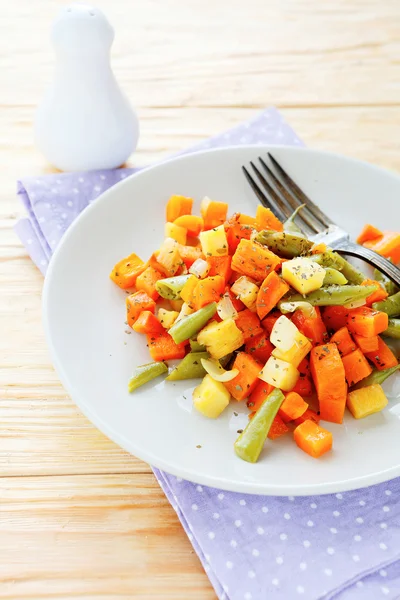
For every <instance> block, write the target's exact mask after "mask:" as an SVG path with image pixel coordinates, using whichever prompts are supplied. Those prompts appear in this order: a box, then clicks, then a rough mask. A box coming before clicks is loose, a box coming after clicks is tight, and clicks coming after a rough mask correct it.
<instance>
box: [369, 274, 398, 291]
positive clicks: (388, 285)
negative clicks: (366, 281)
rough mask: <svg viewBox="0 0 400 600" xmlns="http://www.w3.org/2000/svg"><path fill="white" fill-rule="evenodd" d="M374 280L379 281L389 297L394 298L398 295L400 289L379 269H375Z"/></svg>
mask: <svg viewBox="0 0 400 600" xmlns="http://www.w3.org/2000/svg"><path fill="white" fill-rule="evenodd" d="M374 279H375V281H379V282H380V283H382V285H383V286H384V288H385V290H386V291H387V293H388V294H389V296H393V294H397V292H398V291H400V290H399V288H398V287H397V285H396V284H395V283H393V281H392V280H391V279H389V277H386V275H384V274H383V273H382V272H381V271H379V269H374Z"/></svg>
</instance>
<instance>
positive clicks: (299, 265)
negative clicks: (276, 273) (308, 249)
mask: <svg viewBox="0 0 400 600" xmlns="http://www.w3.org/2000/svg"><path fill="white" fill-rule="evenodd" d="M325 274H326V273H325V269H324V268H323V267H321V265H319V264H318V263H316V262H314V261H313V260H311V259H310V258H302V257H299V258H293V260H288V261H286V262H284V263H283V264H282V278H283V279H284V280H285V281H287V283H288V284H289V285H291V286H292V287H293V288H294V289H295V290H297V291H298V292H300V294H309V293H310V292H313V291H315V290H319V288H320V287H321V286H322V284H323V283H324V279H325Z"/></svg>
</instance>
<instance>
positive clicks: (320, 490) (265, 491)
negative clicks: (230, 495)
mask: <svg viewBox="0 0 400 600" xmlns="http://www.w3.org/2000/svg"><path fill="white" fill-rule="evenodd" d="M275 148H276V149H285V150H288V151H289V152H291V153H293V154H297V153H301V152H303V153H304V152H305V153H307V154H311V155H324V156H327V157H332V158H335V159H339V160H345V161H346V162H350V163H355V164H358V165H360V166H363V167H367V168H368V169H372V170H375V171H378V172H380V173H382V174H384V175H385V176H389V177H391V178H394V179H395V180H397V182H398V184H399V186H400V174H398V173H396V172H395V171H393V170H390V169H387V168H385V167H381V166H378V165H374V164H371V163H368V162H366V161H363V160H360V159H357V158H353V157H347V156H346V155H343V154H340V153H335V152H329V151H325V150H318V149H313V148H307V147H298V146H285V145H279V144H263V145H258V144H246V145H235V146H226V147H219V148H207V149H204V150H200V151H195V152H190V153H186V154H180V155H175V156H172V157H170V158H168V159H166V160H164V161H162V162H157V163H156V164H154V165H149V166H147V167H143V168H142V169H140V170H139V171H136V172H134V173H132V174H131V175H129V176H127V177H126V178H124V179H121V180H120V181H118V182H117V183H116V184H114V185H112V186H111V187H110V188H108V189H107V190H105V191H104V192H103V193H102V194H100V195H99V196H98V197H97V198H96V200H95V202H93V203H91V204H89V205H88V206H87V207H86V208H85V209H84V210H83V211H82V212H81V213H80V214H79V215H78V216H77V217H76V219H75V220H74V221H73V223H72V224H71V225H70V226H69V227H68V229H67V231H66V232H65V233H64V235H63V236H62V238H61V240H60V243H59V244H58V246H57V248H56V250H55V251H54V253H53V255H52V257H51V259H50V262H49V266H48V269H47V272H46V275H45V280H44V285H43V292H42V324H43V328H44V333H45V339H46V343H47V347H48V350H49V354H50V357H51V361H52V364H53V366H54V369H55V371H56V373H57V376H58V377H59V379H60V382H61V384H62V386H63V387H64V389H65V391H66V392H67V393H68V395H69V396H70V398H71V400H72V401H73V402H74V403H75V404H76V405H77V406H78V408H79V410H81V411H82V413H83V414H84V415H85V416H86V417H87V418H88V419H89V420H90V421H91V423H92V424H93V425H94V426H95V427H96V428H97V429H99V430H100V431H101V432H102V433H103V434H104V435H106V436H107V437H108V438H109V439H110V440H112V441H113V442H114V443H115V444H117V445H118V446H119V447H121V448H122V449H124V450H125V451H127V452H129V454H132V455H133V456H135V457H137V458H139V460H142V461H144V462H146V463H147V464H149V466H150V467H151V468H153V467H155V468H157V469H160V470H162V471H165V472H166V473H168V474H171V475H174V476H176V477H181V478H182V479H186V480H187V481H190V482H193V483H196V484H200V485H206V486H209V487H213V488H217V489H221V490H224V491H231V492H240V493H246V494H256V495H263V496H288V495H290V496H299V497H300V496H310V495H313V496H314V495H325V494H332V493H338V492H346V491H350V490H355V489H362V488H365V487H368V486H371V485H376V484H379V483H383V482H385V481H388V480H390V479H393V478H395V477H397V476H399V475H400V464H399V465H397V466H394V467H390V468H388V469H385V470H383V471H378V472H374V473H370V474H368V475H364V476H362V477H359V478H357V479H354V478H353V479H351V480H348V479H346V480H340V481H333V482H328V483H326V482H325V483H318V484H316V483H313V484H302V485H298V486H295V487H293V485H291V484H287V485H286V484H285V485H282V484H279V485H276V486H274V484H271V483H267V484H265V483H264V482H260V483H252V482H247V481H245V480H238V481H236V480H235V481H232V480H229V481H226V480H221V479H219V478H214V477H213V476H208V475H207V476H206V475H201V474H200V475H199V476H196V474H193V473H191V472H188V471H187V469H185V468H175V466H174V465H172V466H171V465H170V464H169V463H168V464H166V463H164V461H163V459H162V458H159V457H157V456H153V455H152V453H151V452H148V451H142V449H139V451H138V449H137V447H136V445H135V443H134V440H130V439H127V438H126V437H125V436H124V435H122V434H120V433H118V432H117V431H116V430H115V429H114V428H113V427H112V426H110V425H109V424H108V423H107V422H105V421H104V420H103V419H102V418H101V417H100V416H99V415H98V414H97V413H96V411H94V410H92V409H91V407H90V406H89V405H88V404H87V402H86V401H85V399H84V398H82V394H81V393H80V392H79V390H77V389H75V386H74V385H73V383H72V382H70V381H69V378H68V375H67V374H66V372H65V370H64V367H63V365H62V364H61V361H60V360H59V359H58V355H57V351H56V349H55V345H54V343H53V340H52V335H51V325H50V319H49V311H48V303H49V290H50V286H51V279H52V277H53V272H54V270H55V268H56V264H57V257H58V255H59V253H60V252H62V249H63V247H64V246H65V244H67V243H68V240H69V238H70V237H71V235H73V232H74V230H75V228H77V227H80V226H81V223H82V222H84V221H85V220H87V219H90V215H91V213H92V211H93V210H96V208H95V207H96V206H97V205H98V204H99V203H104V202H107V201H108V196H110V195H112V194H113V193H114V190H115V189H117V188H122V187H124V186H125V185H127V184H128V183H129V182H130V181H131V180H132V179H135V178H138V177H139V178H140V177H142V176H143V175H145V174H148V172H151V171H153V170H158V169H160V168H167V167H168V165H169V164H170V163H175V162H182V161H183V162H184V161H185V160H188V159H190V158H193V157H195V156H198V155H208V154H214V153H221V154H224V153H227V154H229V153H230V152H235V151H237V150H241V151H243V150H245V151H246V150H254V151H255V153H262V152H266V151H267V152H268V151H271V149H272V150H273V149H275Z"/></svg>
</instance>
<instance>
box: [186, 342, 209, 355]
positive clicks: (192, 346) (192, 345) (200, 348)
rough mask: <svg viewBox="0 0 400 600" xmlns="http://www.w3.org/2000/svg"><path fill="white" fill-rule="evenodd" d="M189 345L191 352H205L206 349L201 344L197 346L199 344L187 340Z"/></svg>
mask: <svg viewBox="0 0 400 600" xmlns="http://www.w3.org/2000/svg"><path fill="white" fill-rule="evenodd" d="M189 343H190V350H191V351H192V352H205V351H206V347H205V346H203V344H199V342H198V341H197V340H189Z"/></svg>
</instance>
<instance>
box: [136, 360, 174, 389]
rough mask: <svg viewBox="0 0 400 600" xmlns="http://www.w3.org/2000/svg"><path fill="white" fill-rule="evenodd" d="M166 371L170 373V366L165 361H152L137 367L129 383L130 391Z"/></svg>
mask: <svg viewBox="0 0 400 600" xmlns="http://www.w3.org/2000/svg"><path fill="white" fill-rule="evenodd" d="M164 373H168V367H167V365H166V364H165V363H164V362H152V363H148V364H147V365H141V366H140V367H136V369H135V371H134V373H133V375H132V377H131V378H130V380H129V383H128V392H134V391H135V390H136V389H137V388H138V387H140V386H141V385H144V384H145V383H148V382H149V381H151V380H152V379H155V378H156V377H159V376H160V375H163V374H164Z"/></svg>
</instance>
